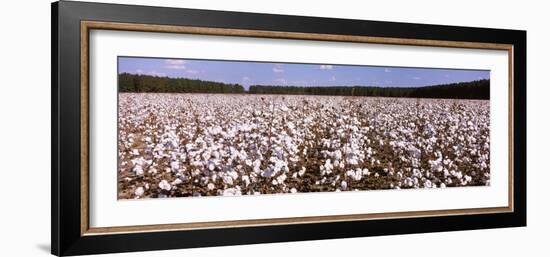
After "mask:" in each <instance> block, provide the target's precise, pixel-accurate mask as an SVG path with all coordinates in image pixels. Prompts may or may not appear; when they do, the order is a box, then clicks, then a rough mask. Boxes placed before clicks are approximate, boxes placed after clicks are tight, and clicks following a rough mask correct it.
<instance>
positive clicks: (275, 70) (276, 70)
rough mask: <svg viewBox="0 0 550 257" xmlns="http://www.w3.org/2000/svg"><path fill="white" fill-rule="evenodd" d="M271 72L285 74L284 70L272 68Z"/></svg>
mask: <svg viewBox="0 0 550 257" xmlns="http://www.w3.org/2000/svg"><path fill="white" fill-rule="evenodd" d="M273 72H275V73H282V72H285V70H283V69H281V68H277V67H273Z"/></svg>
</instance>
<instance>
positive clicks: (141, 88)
mask: <svg viewBox="0 0 550 257" xmlns="http://www.w3.org/2000/svg"><path fill="white" fill-rule="evenodd" d="M118 87H119V92H133V93H140V92H153V93H155V92H156V93H237V94H241V93H249V94H288V95H338V96H378V97H411V98H451V99H453V98H454V99H489V97H490V89H489V88H490V80H488V79H482V80H475V81H470V82H460V83H451V84H443V85H433V86H424V87H374V86H330V87H304V86H280V85H252V86H250V88H249V90H248V92H247V91H245V90H244V88H243V86H242V85H239V84H229V83H221V82H214V81H204V80H199V79H188V78H170V77H159V76H150V75H139V74H130V73H121V74H119V75H118Z"/></svg>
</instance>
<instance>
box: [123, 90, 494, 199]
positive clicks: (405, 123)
mask: <svg viewBox="0 0 550 257" xmlns="http://www.w3.org/2000/svg"><path fill="white" fill-rule="evenodd" d="M489 119H490V115H489V101H485V100H434V99H410V98H374V97H345V96H342V97H340V96H299V95H245V94H242V95H231V94H210V95H208V94H153V93H143V94H138V93H120V94H119V117H118V125H119V140H118V155H119V156H118V157H119V158H118V159H119V162H118V198H119V199H134V198H159V197H182V196H222V195H223V196H234V195H259V194H273V193H302V192H340V191H357V190H378V189H410V188H446V187H459V186H485V185H489V184H490V158H489V146H490V139H489Z"/></svg>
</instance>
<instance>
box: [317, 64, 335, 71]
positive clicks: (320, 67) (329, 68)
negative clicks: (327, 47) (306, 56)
mask: <svg viewBox="0 0 550 257" xmlns="http://www.w3.org/2000/svg"><path fill="white" fill-rule="evenodd" d="M319 69H321V70H332V65H321V66H319Z"/></svg>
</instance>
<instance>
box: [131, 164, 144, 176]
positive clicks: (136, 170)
mask: <svg viewBox="0 0 550 257" xmlns="http://www.w3.org/2000/svg"><path fill="white" fill-rule="evenodd" d="M132 171H133V172H134V173H135V174H136V175H143V168H142V167H141V166H140V165H136V166H134V168H133V169H132Z"/></svg>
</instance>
